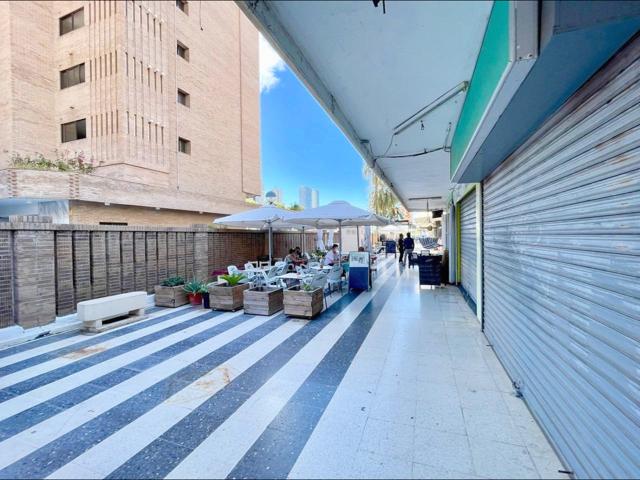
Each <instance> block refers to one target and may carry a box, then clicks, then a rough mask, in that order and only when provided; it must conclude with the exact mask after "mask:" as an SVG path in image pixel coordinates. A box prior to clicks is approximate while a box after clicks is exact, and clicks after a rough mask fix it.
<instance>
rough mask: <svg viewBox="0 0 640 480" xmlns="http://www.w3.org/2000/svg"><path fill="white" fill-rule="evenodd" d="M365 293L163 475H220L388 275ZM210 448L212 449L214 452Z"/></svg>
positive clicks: (229, 466)
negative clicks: (171, 469)
mask: <svg viewBox="0 0 640 480" xmlns="http://www.w3.org/2000/svg"><path fill="white" fill-rule="evenodd" d="M390 273H391V272H385V274H382V275H381V276H380V279H379V281H378V282H376V283H375V284H374V287H373V288H372V290H371V291H370V292H366V293H363V294H362V295H360V296H359V297H358V298H357V299H356V300H354V301H353V302H352V303H351V304H350V305H349V306H348V307H347V308H346V309H345V310H344V311H343V312H342V313H341V314H339V315H338V316H337V317H336V318H335V319H334V320H333V321H332V322H331V324H329V325H328V326H327V327H326V328H324V329H323V330H322V331H321V332H320V333H319V334H318V335H317V336H316V337H314V338H313V339H312V340H311V341H310V342H309V343H308V344H307V345H305V346H304V347H303V348H302V349H301V350H300V352H298V353H297V354H296V355H295V356H294V357H293V358H292V359H291V360H290V361H289V362H288V363H287V364H286V365H285V366H284V367H282V368H281V369H280V370H279V371H278V372H277V373H276V374H275V375H274V376H273V377H272V378H271V379H270V380H269V381H268V382H267V383H265V384H264V386H263V387H262V388H260V390H258V391H257V392H256V393H255V395H253V396H252V398H251V399H250V400H249V401H248V402H247V403H245V404H244V405H243V406H242V407H240V408H239V409H238V411H236V412H235V413H234V414H233V415H232V416H231V417H230V418H229V419H228V420H227V421H226V422H225V423H224V424H223V425H222V426H221V427H220V428H219V429H218V430H216V431H215V432H213V433H212V434H211V435H210V436H209V437H208V438H207V439H206V440H205V441H204V442H203V443H202V444H201V445H200V446H199V447H198V448H196V449H195V450H194V451H193V452H192V453H191V454H190V455H189V456H188V457H187V458H186V459H185V460H183V461H182V463H180V464H179V465H178V466H177V467H176V468H175V469H174V470H173V471H172V472H170V473H169V475H167V478H172V479H182V478H202V475H203V472H206V475H207V477H209V478H224V477H226V475H227V474H228V473H229V472H230V471H231V470H232V469H233V467H234V466H235V465H236V463H237V462H238V461H239V460H240V459H241V458H242V457H243V456H244V454H245V453H246V452H247V450H248V449H249V448H250V447H251V445H253V443H254V442H255V441H256V440H257V439H258V437H259V436H260V435H261V434H262V432H263V431H264V430H265V428H267V427H268V425H269V423H270V422H271V421H272V420H273V419H274V418H275V416H276V415H277V414H278V412H279V411H280V410H281V409H282V407H283V406H284V405H285V404H286V403H287V402H288V401H289V399H290V398H291V396H292V395H293V394H294V393H295V391H296V390H297V389H298V388H299V387H300V385H302V383H303V382H304V381H305V379H306V378H307V377H308V376H309V375H310V374H311V372H312V371H313V370H314V368H316V366H317V365H318V363H319V362H320V361H321V360H322V358H324V356H325V355H326V354H327V352H328V351H329V350H330V349H331V347H333V345H334V344H335V343H336V341H337V340H338V339H339V338H340V336H341V335H342V334H343V333H344V332H345V330H347V328H349V326H350V325H351V324H352V323H353V321H354V320H355V318H356V317H357V316H358V314H359V313H360V312H361V311H362V310H363V309H364V307H365V306H366V304H367V303H368V302H369V300H371V298H372V297H373V296H374V295H376V293H377V292H378V290H379V289H380V287H381V286H382V284H383V283H384V281H385V280H386V278H387V276H388V275H390ZM211 452H215V455H212V454H211Z"/></svg>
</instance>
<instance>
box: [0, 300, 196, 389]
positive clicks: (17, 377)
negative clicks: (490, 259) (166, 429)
mask: <svg viewBox="0 0 640 480" xmlns="http://www.w3.org/2000/svg"><path fill="white" fill-rule="evenodd" d="M203 313H204V311H203V310H194V311H185V313H184V315H179V316H177V317H175V318H172V319H171V320H167V321H165V322H161V323H159V324H156V325H151V326H149V327H146V328H142V329H140V330H136V331H134V332H131V333H127V334H125V335H122V336H121V337H117V338H112V339H109V340H106V341H105V342H102V343H97V344H95V345H91V346H90V347H87V348H83V349H81V350H78V351H75V352H71V353H68V354H66V355H64V356H62V357H57V358H54V359H51V360H49V361H46V362H42V363H39V364H37V365H34V366H32V367H28V368H25V369H23V370H20V371H18V372H15V373H11V374H9V375H5V376H4V377H2V379H0V388H6V387H8V386H11V385H14V384H16V383H18V382H22V381H23V380H27V379H29V378H31V377H34V376H36V375H40V374H42V373H46V372H50V371H51V370H55V369H56V368H59V367H63V366H65V365H69V364H71V363H73V362H76V361H78V360H81V359H84V358H88V357H90V356H93V355H95V354H97V353H100V352H103V351H105V350H108V349H110V348H113V347H117V346H118V345H122V344H123V343H127V342H129V341H131V340H135V339H137V338H140V337H144V336H145V335H148V334H150V333H154V332H157V331H159V330H162V329H164V328H167V327H170V326H173V325H177V324H179V323H182V322H184V321H186V320H189V319H191V318H193V317H196V316H198V315H202V314H203Z"/></svg>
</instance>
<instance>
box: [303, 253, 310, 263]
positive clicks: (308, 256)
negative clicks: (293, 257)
mask: <svg viewBox="0 0 640 480" xmlns="http://www.w3.org/2000/svg"><path fill="white" fill-rule="evenodd" d="M302 256H303V257H304V258H306V259H307V261H311V255H309V254H308V253H307V252H304V253H303V254H302Z"/></svg>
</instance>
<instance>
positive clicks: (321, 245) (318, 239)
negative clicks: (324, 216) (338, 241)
mask: <svg viewBox="0 0 640 480" xmlns="http://www.w3.org/2000/svg"><path fill="white" fill-rule="evenodd" d="M323 235H324V230H321V229H318V231H317V233H316V248H317V249H318V250H324V242H323V241H322V236H323Z"/></svg>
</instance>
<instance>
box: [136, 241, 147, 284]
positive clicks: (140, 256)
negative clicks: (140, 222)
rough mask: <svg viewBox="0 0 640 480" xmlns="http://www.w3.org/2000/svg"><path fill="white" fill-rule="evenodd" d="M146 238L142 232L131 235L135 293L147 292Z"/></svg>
mask: <svg viewBox="0 0 640 480" xmlns="http://www.w3.org/2000/svg"><path fill="white" fill-rule="evenodd" d="M146 250H147V248H146V236H145V234H144V232H134V234H133V265H134V272H135V274H134V275H135V286H136V291H138V292H145V291H146V290H147V254H146Z"/></svg>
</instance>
